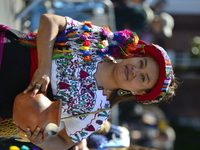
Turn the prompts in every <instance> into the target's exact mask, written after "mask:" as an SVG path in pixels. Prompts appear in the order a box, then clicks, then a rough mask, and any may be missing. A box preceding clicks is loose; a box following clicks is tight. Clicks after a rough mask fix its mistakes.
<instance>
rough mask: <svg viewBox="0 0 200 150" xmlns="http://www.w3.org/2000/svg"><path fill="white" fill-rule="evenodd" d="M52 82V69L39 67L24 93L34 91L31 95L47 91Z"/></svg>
mask: <svg viewBox="0 0 200 150" xmlns="http://www.w3.org/2000/svg"><path fill="white" fill-rule="evenodd" d="M49 82H50V69H48V68H38V69H37V70H36V71H35V73H34V75H33V78H32V81H31V83H30V84H29V86H28V87H27V88H26V89H25V90H24V93H27V92H29V91H32V94H31V96H32V97H33V96H35V95H36V94H37V93H38V92H42V93H45V92H46V90H47V87H48V85H49Z"/></svg>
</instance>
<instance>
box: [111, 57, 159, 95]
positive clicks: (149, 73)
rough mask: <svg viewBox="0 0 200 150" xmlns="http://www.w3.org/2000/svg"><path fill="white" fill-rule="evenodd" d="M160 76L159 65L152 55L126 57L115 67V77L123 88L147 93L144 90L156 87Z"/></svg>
mask: <svg viewBox="0 0 200 150" xmlns="http://www.w3.org/2000/svg"><path fill="white" fill-rule="evenodd" d="M158 77H159V66H158V64H157V62H156V61H155V60H154V59H153V58H151V57H133V58H129V59H124V60H123V61H122V62H121V63H119V64H117V65H116V67H115V69H114V79H115V83H116V84H117V86H118V87H119V88H121V89H125V90H128V91H133V92H135V95H142V94H145V91H144V90H148V89H151V88H153V87H154V85H155V84H156V83H157V81H158Z"/></svg>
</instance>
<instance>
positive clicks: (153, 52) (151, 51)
mask: <svg viewBox="0 0 200 150" xmlns="http://www.w3.org/2000/svg"><path fill="white" fill-rule="evenodd" d="M145 53H146V54H147V55H150V56H152V57H154V58H155V60H156V61H157V62H158V64H159V70H160V71H159V80H158V83H157V84H156V85H155V87H154V88H153V89H152V90H151V92H150V93H147V94H144V95H141V96H138V97H137V98H136V99H137V101H140V102H144V101H146V100H154V99H155V98H156V97H157V96H159V95H160V92H161V88H162V86H163V83H164V79H165V61H164V58H163V55H162V53H161V52H160V51H159V50H157V49H156V48H155V47H154V46H152V45H148V46H145Z"/></svg>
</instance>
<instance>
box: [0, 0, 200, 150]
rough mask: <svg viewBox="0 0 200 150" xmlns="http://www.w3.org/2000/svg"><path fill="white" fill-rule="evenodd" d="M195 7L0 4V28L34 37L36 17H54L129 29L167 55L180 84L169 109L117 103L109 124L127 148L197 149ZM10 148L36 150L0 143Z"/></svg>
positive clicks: (44, 0) (199, 41)
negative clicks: (118, 129)
mask: <svg viewBox="0 0 200 150" xmlns="http://www.w3.org/2000/svg"><path fill="white" fill-rule="evenodd" d="M199 7H200V0H189V1H188V0H0V24H5V25H7V26H10V27H12V28H14V29H17V30H21V31H24V32H29V31H31V32H37V28H38V24H39V19H40V15H41V14H43V13H49V14H57V15H62V16H69V17H72V18H73V19H76V20H79V21H92V22H93V24H96V25H99V26H109V27H110V28H111V30H113V31H115V30H123V29H125V28H126V29H130V30H132V31H135V32H137V34H138V35H139V36H140V39H141V40H144V41H147V42H149V43H155V44H159V45H161V46H162V47H164V48H165V49H166V51H167V52H168V53H169V55H170V56H171V59H172V62H173V66H174V70H175V74H176V76H177V77H178V81H179V82H180V85H179V88H178V90H177V94H176V96H175V97H174V98H173V99H172V100H171V101H170V103H169V104H168V103H165V102H164V103H160V104H159V105H152V106H142V105H139V104H137V103H135V102H127V103H121V104H119V105H118V106H116V107H115V108H113V110H112V111H113V115H112V117H111V120H110V122H111V123H112V124H115V125H120V126H125V127H126V128H127V129H128V130H129V132H130V143H131V145H140V146H144V147H149V148H156V149H159V150H199V149H200V142H199V141H200V29H199V28H200V9H199ZM10 145H14V146H18V147H20V148H21V149H24V150H25V148H27V149H28V148H29V149H34V150H36V149H39V148H37V147H36V146H34V145H32V144H29V143H19V142H16V141H15V140H14V139H5V138H1V139H0V146H1V147H0V149H1V148H2V150H4V149H9V148H8V147H9V146H10ZM22 145H24V147H23V146H22ZM130 149H131V148H130Z"/></svg>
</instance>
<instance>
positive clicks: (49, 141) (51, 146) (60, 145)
mask: <svg viewBox="0 0 200 150" xmlns="http://www.w3.org/2000/svg"><path fill="white" fill-rule="evenodd" d="M18 129H19V131H20V132H21V133H23V134H25V135H27V138H28V139H29V140H30V142H32V143H33V144H35V145H37V146H38V147H40V148H42V149H44V150H66V149H69V148H70V147H72V146H73V145H74V144H75V143H74V142H73V141H72V140H71V139H70V137H69V136H68V135H67V133H66V129H65V128H63V129H62V130H60V131H59V132H58V133H57V134H56V135H48V134H47V133H45V132H43V133H42V132H40V128H39V127H38V128H36V130H35V131H34V132H33V133H31V132H30V129H29V128H27V130H26V132H24V131H23V130H21V129H20V128H18Z"/></svg>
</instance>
